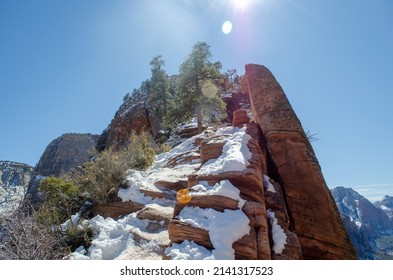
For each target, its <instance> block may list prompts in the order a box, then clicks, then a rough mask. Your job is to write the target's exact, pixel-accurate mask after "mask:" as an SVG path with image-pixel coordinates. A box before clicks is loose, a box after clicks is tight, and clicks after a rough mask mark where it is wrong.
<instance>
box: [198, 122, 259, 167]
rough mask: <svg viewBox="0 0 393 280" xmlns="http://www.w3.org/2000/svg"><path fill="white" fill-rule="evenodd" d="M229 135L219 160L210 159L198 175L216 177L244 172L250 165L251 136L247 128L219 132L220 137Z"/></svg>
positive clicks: (229, 128) (222, 129)
mask: <svg viewBox="0 0 393 280" xmlns="http://www.w3.org/2000/svg"><path fill="white" fill-rule="evenodd" d="M228 133H229V134H230V135H228V138H227V139H226V142H225V144H224V147H223V150H222V154H221V156H220V157H219V158H216V159H210V160H208V161H207V162H206V163H204V164H203V165H202V166H201V169H200V170H199V171H198V172H197V174H198V175H216V174H220V173H225V172H231V171H243V170H245V169H246V168H247V166H248V165H249V164H250V163H249V160H250V159H251V156H252V154H251V152H250V150H249V149H248V147H247V144H248V141H249V140H250V139H251V136H250V135H248V134H247V133H246V128H244V127H243V128H241V129H239V128H234V127H226V128H221V129H219V130H217V134H218V135H225V134H228Z"/></svg>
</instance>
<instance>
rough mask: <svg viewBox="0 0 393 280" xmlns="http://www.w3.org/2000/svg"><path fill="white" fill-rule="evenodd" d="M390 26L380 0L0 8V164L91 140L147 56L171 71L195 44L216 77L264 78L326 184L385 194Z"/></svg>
mask: <svg viewBox="0 0 393 280" xmlns="http://www.w3.org/2000/svg"><path fill="white" fill-rule="evenodd" d="M241 2H242V3H241ZM224 22H230V24H228V23H226V25H225V27H224V31H225V32H226V33H228V34H225V33H223V28H222V26H223V24H224ZM392 27H393V1H390V0H345V1H339V0H330V1H324V0H249V1H244V0H243V1H241V0H197V1H196V0H195V1H193V0H160V1H154V0H143V1H142V0H134V1H126V0H112V1H105V0H84V1H78V0H57V1H54V0H35V1H30V0H18V1H15V0H0V38H1V41H0V129H1V136H0V160H12V161H19V162H25V163H28V164H31V165H35V164H36V163H37V162H38V160H39V157H40V156H41V154H42V153H43V151H44V149H45V147H46V146H47V145H48V144H49V142H50V141H52V140H53V139H54V138H57V137H58V136H60V135H61V134H63V133H66V132H91V133H96V134H99V133H101V132H102V130H104V129H105V128H106V127H107V125H108V124H109V123H110V121H111V119H112V118H113V116H114V114H115V112H116V110H117V109H118V107H119V106H120V105H121V103H122V99H123V96H124V95H125V94H126V93H128V92H131V91H132V90H133V89H134V88H137V87H139V86H140V84H141V82H142V81H143V80H146V79H148V78H149V77H150V65H149V62H150V60H151V59H152V57H153V56H155V55H158V54H161V55H162V56H163V58H164V59H165V61H166V70H167V72H168V74H176V73H177V72H178V67H179V65H180V63H181V62H182V61H183V60H184V58H185V57H186V55H187V54H188V53H189V52H190V50H191V47H192V45H193V44H194V43H195V42H197V41H206V42H207V43H208V44H209V45H211V51H212V54H213V60H215V61H216V60H219V61H221V62H222V64H223V70H226V69H228V68H233V67H235V68H237V69H238V73H239V74H243V73H244V65H245V64H246V63H257V64H263V65H265V66H267V67H268V68H269V69H270V70H271V71H272V72H273V74H274V75H275V77H276V79H277V80H278V81H279V82H280V84H281V86H282V87H283V89H284V91H285V92H286V94H287V96H288V98H289V100H290V102H291V104H292V106H293V108H294V109H295V112H296V113H297V115H298V117H299V118H300V120H301V122H302V124H303V127H304V128H305V130H310V131H311V133H315V134H317V135H318V138H319V140H318V141H316V142H313V146H314V149H315V151H316V153H317V156H318V159H319V161H320V164H321V166H322V170H323V173H324V175H325V178H326V181H327V183H328V185H329V187H335V186H339V185H342V186H351V187H355V186H359V185H373V186H375V187H374V188H372V190H377V189H378V186H384V188H385V189H386V190H387V191H389V190H392V191H391V192H390V194H391V195H393V170H392V167H393V164H392V159H393V149H392V143H393V129H392V121H393V117H392V105H393V70H392V67H393V32H392ZM228 31H229V32H228Z"/></svg>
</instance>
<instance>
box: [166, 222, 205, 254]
mask: <svg viewBox="0 0 393 280" xmlns="http://www.w3.org/2000/svg"><path fill="white" fill-rule="evenodd" d="M168 234H169V239H170V240H171V241H172V242H174V243H182V242H183V241H185V240H193V241H194V242H195V243H196V244H198V245H201V246H204V247H206V248H208V249H213V244H212V243H211V241H210V237H209V233H208V232H207V231H206V230H204V229H201V228H195V227H192V226H190V225H189V224H186V223H183V222H180V221H178V220H175V219H172V220H171V221H170V222H169V225H168Z"/></svg>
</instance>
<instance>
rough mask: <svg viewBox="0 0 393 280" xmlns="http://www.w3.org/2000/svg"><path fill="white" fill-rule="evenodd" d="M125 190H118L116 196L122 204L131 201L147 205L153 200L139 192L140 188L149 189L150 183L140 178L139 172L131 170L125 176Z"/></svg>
mask: <svg viewBox="0 0 393 280" xmlns="http://www.w3.org/2000/svg"><path fill="white" fill-rule="evenodd" d="M127 184H128V188H127V189H122V188H121V189H119V191H118V196H119V197H120V198H121V200H122V201H123V202H125V201H133V202H138V203H142V204H147V203H149V202H151V201H152V200H153V199H152V198H151V197H149V196H146V195H144V194H142V193H141V192H140V189H141V188H146V187H150V186H151V183H150V182H149V180H148V179H147V178H145V177H143V176H142V174H141V172H140V171H136V170H133V171H132V172H131V173H130V174H129V175H128V176H127Z"/></svg>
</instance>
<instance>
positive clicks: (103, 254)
mask: <svg viewBox="0 0 393 280" xmlns="http://www.w3.org/2000/svg"><path fill="white" fill-rule="evenodd" d="M148 223H149V221H148V220H139V219H137V218H136V213H132V214H129V215H127V216H125V217H124V218H122V219H119V220H117V221H116V220H114V219H112V218H106V219H104V218H103V217H102V216H99V215H98V216H95V217H94V218H93V219H91V220H90V227H91V228H92V229H93V231H94V232H95V235H94V238H93V240H92V243H91V246H90V247H89V248H88V250H87V251H86V250H85V249H84V248H83V247H80V248H78V249H77V250H76V251H75V252H73V253H72V254H70V255H69V257H68V258H69V259H71V260H87V259H92V260H112V259H123V258H124V257H125V256H127V255H128V253H129V251H130V250H132V249H133V248H134V247H135V246H137V245H138V244H136V242H135V240H134V234H143V232H142V231H143V230H145V229H146V227H147V225H148ZM146 245H148V247H150V248H149V249H150V250H151V251H153V250H154V249H155V248H154V247H158V246H159V244H156V243H155V242H154V241H151V242H147V244H145V246H146Z"/></svg>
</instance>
